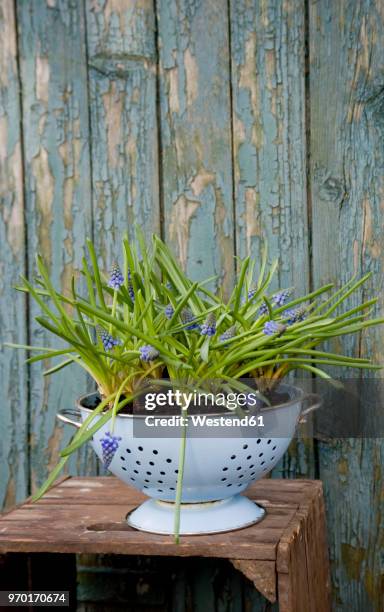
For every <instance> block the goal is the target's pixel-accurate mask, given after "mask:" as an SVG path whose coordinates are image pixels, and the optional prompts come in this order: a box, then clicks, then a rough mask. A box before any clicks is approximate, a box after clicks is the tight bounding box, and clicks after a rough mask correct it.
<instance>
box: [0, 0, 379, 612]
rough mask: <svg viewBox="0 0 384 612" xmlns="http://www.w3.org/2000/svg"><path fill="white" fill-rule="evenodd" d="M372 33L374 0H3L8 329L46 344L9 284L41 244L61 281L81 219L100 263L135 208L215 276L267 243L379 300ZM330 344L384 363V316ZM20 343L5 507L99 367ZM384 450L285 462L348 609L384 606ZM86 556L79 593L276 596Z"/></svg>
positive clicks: (198, 604)
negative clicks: (367, 276)
mask: <svg viewBox="0 0 384 612" xmlns="http://www.w3.org/2000/svg"><path fill="white" fill-rule="evenodd" d="M383 44H384V7H383V3H382V2H381V0H338V1H337V2H336V1H334V0H317V1H316V0H228V1H227V0H28V1H27V2H26V1H23V0H1V2H0V207H1V209H0V249H1V251H0V253H1V254H0V299H1V302H0V330H1V331H0V334H1V339H2V341H5V340H6V341H12V342H18V343H30V342H36V343H39V344H46V343H49V342H50V339H49V338H48V337H46V335H45V333H44V332H42V331H41V330H40V329H39V328H38V327H37V325H36V324H35V323H34V315H35V309H34V306H33V304H30V303H29V301H28V299H27V298H26V297H25V296H23V295H21V294H16V293H15V292H14V291H13V290H12V288H11V285H12V283H13V282H15V281H16V280H17V278H18V275H19V274H26V275H28V276H29V277H31V276H32V275H33V273H34V254H35V253H36V251H37V250H39V251H41V252H43V254H44V256H45V258H46V260H47V261H48V262H49V267H50V270H51V273H52V275H53V278H54V281H55V283H56V284H57V285H59V286H61V287H63V288H64V287H65V286H67V284H68V282H69V279H70V276H71V274H72V272H73V271H76V270H77V269H78V268H79V265H80V261H81V255H82V246H83V244H84V240H85V237H86V236H92V237H93V239H94V240H95V242H96V244H97V247H98V249H99V252H100V258H101V261H102V262H103V263H104V265H105V266H106V267H108V266H109V264H110V262H111V260H112V258H113V257H114V255H115V254H116V249H117V247H118V242H119V238H120V236H121V235H122V234H123V232H125V231H126V230H127V229H128V231H129V232H130V233H132V226H133V224H134V223H139V224H140V225H141V226H142V227H143V228H144V230H145V232H146V233H147V234H150V233H151V232H153V231H155V232H157V233H160V234H161V235H163V237H164V238H165V239H166V240H167V241H168V242H169V243H170V244H172V245H173V247H174V248H175V250H176V251H177V253H178V256H179V258H180V260H181V261H182V263H183V264H184V266H185V267H186V269H187V270H188V271H189V272H190V274H191V275H193V276H194V277H195V278H199V277H201V276H206V275H217V277H218V281H217V284H218V285H220V286H223V287H224V288H229V287H230V286H231V283H232V282H233V278H234V276H235V274H236V260H235V259H234V255H236V254H238V255H241V256H243V255H245V254H247V253H251V254H252V255H253V256H254V257H256V258H258V257H259V256H260V252H261V247H262V243H263V240H264V239H265V238H266V239H267V240H268V244H269V248H270V257H271V259H272V258H274V257H275V256H278V257H279V260H280V271H279V278H278V281H279V284H281V285H284V286H291V285H293V286H295V288H296V291H297V292H300V291H305V290H307V289H309V288H310V287H311V286H314V285H317V284H319V283H323V282H328V281H336V282H337V281H338V280H345V279H347V278H348V277H349V276H350V275H352V274H354V273H357V274H361V273H363V272H366V271H368V270H371V271H372V272H373V273H374V274H373V277H372V281H371V285H370V287H368V289H367V291H368V292H369V291H372V292H373V291H374V292H375V293H376V294H377V293H378V294H379V295H380V303H379V309H380V310H381V312H382V311H383V300H384V298H383V295H384V293H383V279H384V275H383V263H384V254H383V253H382V244H383V202H384V178H383V176H384V175H383V166H384V149H383V137H384V121H383V116H384V59H383V54H382V48H383ZM342 345H344V349H345V350H347V351H348V352H349V353H350V354H354V355H358V354H362V355H367V354H368V355H373V356H374V357H375V358H376V359H377V360H379V361H380V360H381V361H382V359H383V353H384V351H383V348H382V347H383V331H382V330H378V331H376V332H372V331H370V332H369V335H364V336H363V337H361V338H357V339H355V340H350V339H349V340H348V339H347V340H345V341H343V342H342V343H341V344H340V345H339V346H340V347H341V346H342ZM24 358H25V355H24V354H23V353H22V352H9V351H5V350H2V351H1V355H0V385H1V389H2V393H3V398H4V399H5V401H3V402H2V404H1V409H0V410H1V423H2V428H1V429H2V436H1V442H0V503H1V505H2V506H3V507H8V506H11V505H12V504H14V503H15V502H17V501H19V500H21V499H23V498H24V497H25V496H26V495H27V494H28V493H29V492H30V491H33V490H35V489H36V487H37V486H38V484H39V483H41V482H42V480H43V479H44V477H45V475H46V474H47V472H48V470H49V469H50V467H51V466H52V465H53V464H54V462H55V460H56V456H57V452H58V449H59V448H60V447H61V446H62V445H63V444H64V443H66V442H67V441H68V435H69V432H68V431H67V430H66V429H65V428H62V427H60V426H58V425H57V423H56V422H55V413H56V411H57V410H58V409H60V408H63V407H68V406H71V405H72V404H73V401H74V399H75V398H76V396H78V395H79V393H80V392H81V391H82V390H83V389H84V388H85V387H86V386H87V385H88V384H89V383H87V381H86V380H85V378H84V377H83V376H82V375H81V374H80V373H76V372H74V371H72V372H69V371H68V372H67V371H66V370H64V371H63V373H62V374H60V375H57V377H56V378H52V379H50V380H48V379H47V380H45V379H43V377H42V371H43V368H44V365H45V364H42V365H34V366H33V367H29V368H27V367H26V366H25V365H24ZM378 404H379V402H378ZM383 460H384V444H383V441H382V440H380V439H375V440H374V439H369V440H339V441H335V440H321V441H316V440H315V441H314V442H313V441H312V440H311V439H309V438H308V439H306V440H303V441H301V442H299V443H298V442H295V443H294V444H293V445H292V447H291V449H290V452H289V453H287V455H286V457H285V459H284V460H283V462H282V463H281V465H280V466H279V467H278V469H277V470H276V474H275V475H283V476H285V477H295V476H296V477H300V476H308V475H309V476H317V477H320V478H322V479H323V481H324V485H325V492H326V504H327V518H328V526H329V543H330V553H331V561H332V575H333V590H334V607H335V610H338V611H343V610H352V611H356V612H360V611H361V612H370V611H373V612H376V611H378V610H382V609H383V608H382V605H383V597H384V595H383V591H384V586H383V582H384V580H383V572H384V567H383V566H384V559H383V549H384V535H383V534H384V525H383V520H384V519H383V517H384V512H383V504H384V494H383V465H384V461H383ZM96 470H97V466H96V464H95V462H94V459H93V457H92V456H91V454H90V453H88V452H87V451H83V452H82V453H81V454H80V455H79V456H78V457H77V459H75V460H73V461H72V464H71V472H72V473H87V474H90V473H96ZM124 563H125V564H124ZM79 565H81V566H82V572H81V584H80V594H81V595H82V597H83V598H84V600H95V599H98V598H99V599H102V596H103V593H105V592H106V591H108V589H110V590H109V591H108V592H110V593H112V594H113V593H117V591H118V590H119V584H121V576H122V575H123V576H125V577H126V580H127V581H128V582H129V581H131V583H132V584H134V585H136V586H135V587H134V589H133V590H134V592H135V593H136V595H135V596H136V597H137V604H135V605H137V609H151V610H164V609H166V607H167V606H168V607H169V608H168V609H172V610H180V611H182V610H183V611H184V610H197V611H199V612H200V611H201V612H203V611H204V612H209V611H210V610H218V611H219V610H220V611H224V610H225V611H233V612H234V611H237V610H249V611H251V610H252V611H256V610H258V611H259V610H263V609H269V608H268V606H267V604H266V603H265V601H264V600H263V599H262V598H261V597H259V596H258V595H257V594H255V593H254V591H253V590H252V588H251V587H250V585H249V583H247V582H246V581H245V580H243V579H241V578H240V577H239V575H238V574H236V573H235V572H234V570H230V569H229V567H228V566H226V565H225V564H216V562H215V563H213V562H208V561H204V562H201V563H199V564H194V565H193V563H192V562H191V563H189V565H187V564H186V565H184V566H183V567H181V566H180V565H179V564H178V565H177V566H175V564H172V563H171V564H170V565H169V566H164V564H163V563H161V564H156V561H153V562H150V561H146V562H144V561H140V560H137V561H134V562H133V561H129V562H128V561H127V560H126V561H125V562H124V560H121V559H120V560H119V561H118V562H117V561H116V560H115V562H113V563H112V562H111V561H110V560H106V559H104V560H102V561H100V560H99V559H95V558H88V557H87V558H83V559H81V560H80V561H79ZM111 566H115V567H114V568H113V567H111ZM191 573H193V578H191ZM170 574H171V575H172V576H173V578H172V580H171V582H170V578H169V575H170ZM132 576H136V578H135V580H134V581H133V578H132ZM132 581H133V582H132ZM165 584H166V585H168V586H167V587H166V589H165V587H164V585H165ZM101 585H104V587H101ZM137 585H138V586H137ZM165 593H167V595H166V596H165ZM167 602H168V603H167ZM170 602H171V603H170ZM100 605H102V604H100ZM140 606H141V607H140ZM81 609H84V610H91V609H92V610H94V609H99V607H98V604H96V603H93V604H90V603H84V604H83V607H82V608H81ZM100 609H101V608H100ZM102 609H103V610H106V609H113V608H112V607H109V608H108V607H105V605H104V606H103V607H102Z"/></svg>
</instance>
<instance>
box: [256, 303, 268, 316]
mask: <svg viewBox="0 0 384 612" xmlns="http://www.w3.org/2000/svg"><path fill="white" fill-rule="evenodd" d="M267 312H268V306H267V305H266V303H265V302H263V303H262V305H261V306H260V308H259V310H258V311H257V314H258V315H259V317H262V316H263V315H265V314H267Z"/></svg>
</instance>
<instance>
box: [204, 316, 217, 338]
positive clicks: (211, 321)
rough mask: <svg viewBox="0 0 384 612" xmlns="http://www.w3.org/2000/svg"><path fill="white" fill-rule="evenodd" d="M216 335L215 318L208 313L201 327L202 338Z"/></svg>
mask: <svg viewBox="0 0 384 612" xmlns="http://www.w3.org/2000/svg"><path fill="white" fill-rule="evenodd" d="M215 333H216V317H215V315H214V314H213V312H210V313H209V315H208V316H207V318H206V319H205V321H204V323H203V325H202V326H201V335H202V336H214V335H215Z"/></svg>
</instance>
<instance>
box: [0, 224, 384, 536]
mask: <svg viewBox="0 0 384 612" xmlns="http://www.w3.org/2000/svg"><path fill="white" fill-rule="evenodd" d="M137 236H138V245H137V246H136V245H135V244H132V243H131V242H129V241H128V239H127V238H124V240H123V244H122V247H123V248H122V254H121V261H120V262H119V263H117V262H115V263H114V265H113V267H112V271H111V273H110V274H104V272H103V270H102V269H100V266H99V264H98V258H97V254H96V252H95V249H94V246H93V244H92V242H90V241H88V242H87V247H88V253H87V255H86V256H84V258H83V265H82V270H81V273H82V278H83V280H84V282H82V283H81V286H82V287H85V289H84V288H82V289H80V288H79V286H78V282H77V281H76V279H75V278H74V279H73V282H72V285H71V287H70V289H69V290H67V291H66V292H64V291H60V290H58V289H56V288H55V287H54V286H53V284H52V282H51V279H50V277H49V274H48V270H47V267H46V266H45V264H44V261H43V259H42V257H41V256H38V257H37V270H38V275H37V277H36V279H35V282H31V281H30V280H28V279H27V278H23V279H22V284H21V286H19V287H17V288H18V289H19V290H21V291H26V292H28V293H29V295H30V297H31V298H32V299H33V300H34V301H35V302H36V303H37V305H38V306H39V308H40V311H41V314H40V315H39V316H37V317H36V321H37V322H38V323H39V325H40V326H41V327H42V328H44V329H46V330H48V331H49V332H50V333H51V334H52V335H53V336H55V337H56V338H57V339H58V341H59V343H58V345H57V347H54V348H46V347H39V346H24V345H23V346H22V348H26V349H28V351H30V352H32V353H34V354H33V355H32V356H31V357H29V359H28V361H29V362H30V363H33V362H36V361H46V360H52V359H54V360H56V361H55V362H54V363H53V364H51V366H50V367H49V368H48V369H47V371H46V372H45V374H46V375H51V374H53V373H54V372H57V371H59V370H61V369H62V368H64V367H69V366H71V365H75V366H78V367H81V368H83V369H84V370H85V371H86V372H87V373H88V374H89V375H90V376H91V377H92V378H93V380H94V381H95V383H96V385H97V388H98V391H99V395H100V399H101V401H100V403H99V405H98V406H97V407H96V408H95V409H94V410H93V411H92V412H91V414H90V415H89V416H88V417H87V418H86V420H85V421H84V423H82V424H81V426H80V427H79V429H78V431H77V432H76V434H75V436H74V437H73V439H72V441H71V442H70V444H69V445H68V446H67V447H66V448H64V449H63V450H62V451H61V458H60V461H59V463H58V465H57V467H56V468H55V469H54V470H53V472H52V473H51V475H50V476H49V478H48V479H47V481H46V482H45V483H44V485H43V486H42V488H41V489H40V491H39V492H38V494H37V496H36V497H39V496H41V495H42V494H43V493H44V492H45V491H46V490H47V488H48V487H49V486H50V485H51V484H52V483H53V482H54V481H55V479H56V478H57V476H58V474H59V473H60V471H61V470H62V469H63V467H64V465H65V463H66V461H67V460H68V458H69V456H70V455H71V454H72V453H73V452H75V451H76V450H77V449H79V448H80V447H81V446H82V445H83V444H85V443H87V442H88V441H89V440H91V439H92V438H93V436H94V435H95V433H96V432H97V431H98V430H99V429H100V427H102V426H103V425H104V424H106V423H108V422H111V427H110V431H109V432H108V434H106V435H105V436H104V438H103V442H102V452H103V460H104V464H105V465H106V466H107V467H108V465H110V462H111V460H112V457H113V454H114V453H115V452H116V449H117V448H118V442H119V441H118V439H116V438H115V437H114V435H113V423H114V419H115V418H116V415H117V414H118V413H119V412H120V411H121V410H122V409H123V408H124V409H125V410H129V409H130V406H131V405H132V402H133V400H134V399H135V397H136V396H137V395H138V394H139V393H140V391H141V390H142V388H143V385H144V384H148V381H160V382H161V381H162V380H164V379H167V381H169V382H170V384H172V383H175V384H176V383H178V382H179V381H181V380H182V381H183V383H185V384H186V385H189V386H190V387H196V386H198V387H199V388H204V385H209V384H210V381H212V380H213V379H217V380H222V381H225V382H226V383H228V385H232V386H233V388H235V389H236V388H240V387H239V385H240V380H241V379H248V380H250V381H252V383H253V384H254V385H256V388H257V389H258V390H259V391H260V392H261V393H263V394H268V393H271V392H272V391H273V390H274V389H275V388H276V387H277V386H278V385H279V383H280V381H281V380H282V379H283V378H284V377H286V376H287V374H289V372H291V371H292V370H303V371H305V372H309V373H311V374H315V375H317V376H319V377H322V378H328V379H329V378H330V375H329V373H328V372H327V366H333V365H338V366H345V367H348V368H350V367H352V368H359V369H377V368H378V367H379V366H377V365H375V364H373V363H371V362H370V361H369V360H368V359H362V358H358V357H351V356H346V355H340V354H338V353H334V352H330V351H329V350H328V349H325V348H320V345H322V344H323V343H324V342H327V341H329V340H331V339H332V338H336V337H338V336H342V335H345V334H357V333H360V332H361V331H362V330H365V329H367V328H369V327H370V326H374V325H378V324H380V323H383V322H384V320H383V319H379V318H371V317H370V314H371V311H372V308H373V306H374V305H375V303H376V299H375V298H373V299H369V300H366V301H363V302H362V303H360V304H358V305H354V306H353V307H346V306H345V305H346V304H347V303H348V302H347V300H348V298H349V297H350V296H351V295H352V294H355V293H356V292H357V290H358V289H359V288H360V287H361V286H362V285H363V284H364V283H365V282H366V281H367V280H368V278H369V276H370V275H369V274H366V275H365V276H363V277H362V278H360V279H351V280H350V281H349V282H347V283H346V284H345V285H344V286H342V287H340V288H336V289H334V287H333V285H332V284H326V285H324V286H322V287H320V288H318V289H316V290H314V291H311V292H310V293H308V294H307V295H304V296H294V294H293V291H292V290H291V289H282V290H279V291H271V289H270V287H271V285H272V282H273V279H274V273H275V271H276V268H277V264H276V263H274V264H273V265H272V266H271V267H270V268H268V266H267V254H266V253H265V254H264V256H263V259H262V261H261V262H260V271H259V274H258V277H256V275H255V274H254V268H255V262H253V261H251V259H250V258H249V257H246V258H245V259H244V260H243V261H242V262H241V264H240V267H239V271H238V279H237V283H236V285H235V287H234V288H233V291H232V293H231V295H230V296H229V298H228V299H224V298H223V297H222V295H221V294H216V293H214V292H212V291H210V290H209V289H207V284H206V282H193V281H191V280H190V279H189V278H188V277H187V276H186V274H185V273H184V272H183V270H182V268H181V266H180V265H179V263H178V261H177V260H176V258H175V256H174V255H173V254H172V252H171V251H170V249H169V248H168V247H167V245H166V244H164V243H163V242H162V241H161V240H160V238H158V237H157V236H154V237H153V239H152V243H151V245H150V247H148V246H147V243H146V240H145V239H144V237H143V236H142V235H141V234H140V232H137ZM120 266H121V267H120ZM107 269H108V268H107ZM244 296H247V297H246V298H245V299H244ZM11 346H18V347H19V348H20V347H21V345H11ZM57 360H58V361H57ZM241 388H243V387H241ZM96 417H98V418H96ZM185 437H186V433H185V429H184V430H183V431H182V435H181V452H180V464H179V470H178V480H177V489H176V507H180V500H181V490H182V478H183V466H184V454H185ZM177 529H178V525H177V521H176V529H175V533H176V534H177V533H178V532H177Z"/></svg>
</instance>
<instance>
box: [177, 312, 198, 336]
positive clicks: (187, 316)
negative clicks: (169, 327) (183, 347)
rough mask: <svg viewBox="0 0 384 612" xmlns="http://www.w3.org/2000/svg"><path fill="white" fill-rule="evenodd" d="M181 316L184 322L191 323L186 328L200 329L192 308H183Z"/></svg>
mask: <svg viewBox="0 0 384 612" xmlns="http://www.w3.org/2000/svg"><path fill="white" fill-rule="evenodd" d="M180 316H181V320H182V322H183V323H189V325H187V326H186V328H185V329H187V330H190V331H192V330H194V329H199V324H198V323H197V322H196V321H195V315H194V314H193V312H192V310H191V309H190V308H183V310H182V311H181V313H180Z"/></svg>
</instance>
